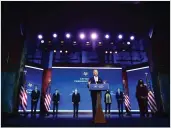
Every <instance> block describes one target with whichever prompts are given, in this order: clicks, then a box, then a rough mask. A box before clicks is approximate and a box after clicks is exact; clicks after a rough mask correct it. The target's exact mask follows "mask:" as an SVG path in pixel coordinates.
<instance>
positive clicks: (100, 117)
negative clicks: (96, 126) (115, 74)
mask: <svg viewBox="0 0 171 128" xmlns="http://www.w3.org/2000/svg"><path fill="white" fill-rule="evenodd" d="M108 89H109V84H90V85H89V90H90V91H97V101H96V115H95V119H94V123H106V119H105V116H104V113H103V110H102V104H101V91H106V90H108Z"/></svg>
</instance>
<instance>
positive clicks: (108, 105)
mask: <svg viewBox="0 0 171 128" xmlns="http://www.w3.org/2000/svg"><path fill="white" fill-rule="evenodd" d="M104 102H105V114H109V115H110V108H111V103H112V96H111V94H110V91H109V90H107V91H106V93H105V96H104ZM107 110H108V113H107Z"/></svg>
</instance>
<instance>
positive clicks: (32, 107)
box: [31, 101, 37, 115]
mask: <svg viewBox="0 0 171 128" xmlns="http://www.w3.org/2000/svg"><path fill="white" fill-rule="evenodd" d="M36 109H37V101H31V114H33V111H34V115H35V114H36Z"/></svg>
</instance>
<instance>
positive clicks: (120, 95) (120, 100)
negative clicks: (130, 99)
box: [116, 88, 124, 117]
mask: <svg viewBox="0 0 171 128" xmlns="http://www.w3.org/2000/svg"><path fill="white" fill-rule="evenodd" d="M116 100H117V103H118V110H119V117H120V116H123V101H124V95H123V92H122V91H121V90H120V88H118V90H117V92H116Z"/></svg>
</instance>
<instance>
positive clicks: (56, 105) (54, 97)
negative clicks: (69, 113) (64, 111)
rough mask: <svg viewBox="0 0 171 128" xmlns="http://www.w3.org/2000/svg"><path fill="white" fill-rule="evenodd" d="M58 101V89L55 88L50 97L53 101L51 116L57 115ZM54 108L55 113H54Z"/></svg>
mask: <svg viewBox="0 0 171 128" xmlns="http://www.w3.org/2000/svg"><path fill="white" fill-rule="evenodd" d="M59 101H60V94H59V91H58V90H57V89H56V91H55V93H54V94H53V97H52V102H53V117H54V116H55V115H56V116H57V115H58V105H59ZM55 110H56V113H55Z"/></svg>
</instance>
